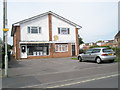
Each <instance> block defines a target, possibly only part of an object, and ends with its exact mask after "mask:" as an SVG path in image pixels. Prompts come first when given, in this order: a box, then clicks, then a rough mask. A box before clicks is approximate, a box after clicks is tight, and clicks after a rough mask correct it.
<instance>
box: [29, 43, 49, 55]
mask: <svg viewBox="0 0 120 90" xmlns="http://www.w3.org/2000/svg"><path fill="white" fill-rule="evenodd" d="M27 55H28V56H46V55H49V45H28V46H27Z"/></svg>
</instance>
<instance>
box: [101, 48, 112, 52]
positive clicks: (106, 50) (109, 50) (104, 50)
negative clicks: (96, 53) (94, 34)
mask: <svg viewBox="0 0 120 90" xmlns="http://www.w3.org/2000/svg"><path fill="white" fill-rule="evenodd" d="M103 52H113V50H112V49H103Z"/></svg>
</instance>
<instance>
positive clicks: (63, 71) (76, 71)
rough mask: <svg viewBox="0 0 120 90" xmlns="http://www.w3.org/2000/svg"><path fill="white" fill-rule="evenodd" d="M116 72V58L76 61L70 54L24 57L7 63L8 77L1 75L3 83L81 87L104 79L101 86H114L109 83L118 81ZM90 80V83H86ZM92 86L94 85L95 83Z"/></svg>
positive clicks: (30, 85)
mask: <svg viewBox="0 0 120 90" xmlns="http://www.w3.org/2000/svg"><path fill="white" fill-rule="evenodd" d="M117 75H118V63H117V62H114V63H103V64H96V63H94V62H78V60H72V59H70V58H54V59H52V58H51V59H38V60H24V61H17V62H15V63H14V64H12V65H11V68H9V77H8V78H3V87H4V88H62V87H69V88H70V87H71V88H72V87H78V88H79V87H83V88H85V87H87V86H91V84H92V85H93V84H94V83H95V84H97V83H98V84H99V83H100V82H104V83H105V85H104V88H114V87H115V88H118V86H117V85H116V86H115V85H114V84H112V83H110V82H113V83H115V84H117V83H118V80H117ZM115 77H116V78H115ZM11 82H15V83H11ZM81 82H84V83H81ZM90 82H91V84H89V83H90ZM107 82H108V83H107ZM85 84H86V86H85ZM108 84H109V85H108ZM84 86H85V87H84ZM95 86H96V87H97V85H95ZM91 87H92V86H91Z"/></svg>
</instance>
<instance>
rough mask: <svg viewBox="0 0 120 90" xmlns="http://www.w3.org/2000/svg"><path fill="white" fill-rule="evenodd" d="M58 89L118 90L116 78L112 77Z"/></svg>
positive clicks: (67, 85) (76, 83)
mask: <svg viewBox="0 0 120 90" xmlns="http://www.w3.org/2000/svg"><path fill="white" fill-rule="evenodd" d="M58 88H118V76H113V77H109V78H107V77H106V78H103V79H99V80H97V79H96V80H92V79H90V81H88V82H87V81H86V82H83V83H80V82H79V84H78V82H75V83H72V84H71V85H70V84H66V85H64V86H63V87H58Z"/></svg>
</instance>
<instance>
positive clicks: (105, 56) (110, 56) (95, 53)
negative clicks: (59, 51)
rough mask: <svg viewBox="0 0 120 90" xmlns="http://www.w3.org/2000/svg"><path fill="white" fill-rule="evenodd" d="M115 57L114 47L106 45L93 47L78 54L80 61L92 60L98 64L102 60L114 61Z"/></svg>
mask: <svg viewBox="0 0 120 90" xmlns="http://www.w3.org/2000/svg"><path fill="white" fill-rule="evenodd" d="M115 58H116V55H115V52H114V51H113V50H112V49H110V48H106V47H100V48H92V49H89V50H87V51H86V52H84V53H82V54H79V55H78V60H79V61H80V62H82V61H84V60H87V61H88V60H90V61H96V62H97V63H98V64H100V63H101V62H102V61H110V62H114V60H115Z"/></svg>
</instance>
